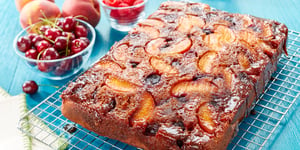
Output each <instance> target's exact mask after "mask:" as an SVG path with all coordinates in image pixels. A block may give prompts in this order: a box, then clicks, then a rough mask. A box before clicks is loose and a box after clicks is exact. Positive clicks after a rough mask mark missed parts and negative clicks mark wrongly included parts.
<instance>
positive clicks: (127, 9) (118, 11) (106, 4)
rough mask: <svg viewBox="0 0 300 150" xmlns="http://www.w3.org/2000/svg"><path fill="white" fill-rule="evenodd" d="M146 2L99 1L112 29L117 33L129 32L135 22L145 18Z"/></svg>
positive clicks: (137, 0)
mask: <svg viewBox="0 0 300 150" xmlns="http://www.w3.org/2000/svg"><path fill="white" fill-rule="evenodd" d="M146 3H147V0H101V1H100V4H101V6H102V8H103V9H104V12H105V14H106V17H107V18H108V20H109V22H110V25H111V27H112V28H114V29H116V30H119V31H129V30H130V29H132V28H133V27H134V26H135V25H136V23H137V22H139V21H140V20H142V19H144V17H145V12H144V9H145V5H146Z"/></svg>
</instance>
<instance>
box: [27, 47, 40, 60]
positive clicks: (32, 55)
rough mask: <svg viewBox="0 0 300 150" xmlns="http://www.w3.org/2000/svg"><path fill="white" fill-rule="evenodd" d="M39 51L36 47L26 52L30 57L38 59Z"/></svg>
mask: <svg viewBox="0 0 300 150" xmlns="http://www.w3.org/2000/svg"><path fill="white" fill-rule="evenodd" d="M38 54H39V52H38V51H37V50H36V49H30V50H28V51H26V52H25V57H27V58H30V59H37V56H38Z"/></svg>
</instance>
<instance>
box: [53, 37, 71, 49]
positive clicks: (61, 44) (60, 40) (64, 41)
mask: <svg viewBox="0 0 300 150" xmlns="http://www.w3.org/2000/svg"><path fill="white" fill-rule="evenodd" d="M70 43H71V41H68V38H67V37H64V36H59V37H57V38H56V39H55V42H54V48H55V49H56V50H65V49H66V48H67V46H68V47H69V46H71V44H70Z"/></svg>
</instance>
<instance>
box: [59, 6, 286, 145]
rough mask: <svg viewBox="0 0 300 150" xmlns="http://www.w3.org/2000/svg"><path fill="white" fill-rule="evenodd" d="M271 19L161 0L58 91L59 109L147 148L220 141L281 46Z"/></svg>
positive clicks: (281, 33) (282, 33)
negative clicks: (98, 58)
mask: <svg viewBox="0 0 300 150" xmlns="http://www.w3.org/2000/svg"><path fill="white" fill-rule="evenodd" d="M287 32H288V30H287V28H286V26H285V25H284V24H281V23H278V22H276V21H272V20H267V19H262V18H257V17H254V16H250V15H241V14H232V13H228V12H223V11H219V10H212V9H211V8H210V7H209V6H208V5H206V4H201V3H185V2H171V1H168V2H164V3H162V4H161V6H160V7H159V9H158V10H157V11H156V12H154V13H153V14H151V15H150V16H149V17H148V18H147V19H146V20H144V21H142V22H140V23H139V24H138V26H137V27H136V28H134V29H133V30H132V31H130V32H129V33H128V35H127V36H126V37H125V38H123V39H122V40H121V41H119V42H117V43H115V44H114V45H113V46H112V48H111V50H110V51H109V52H108V54H106V55H105V56H104V57H103V58H101V59H100V60H99V61H98V62H97V63H95V64H94V65H93V67H92V68H90V69H89V70H88V71H86V72H85V73H84V74H83V75H81V76H80V77H79V78H78V79H77V80H76V81H75V82H72V83H70V84H69V86H68V87H67V89H66V90H65V91H64V92H63V93H62V95H61V98H62V100H63V104H62V114H63V115H64V116H65V117H67V118H68V119H70V120H71V121H74V122H76V123H78V124H80V125H82V126H83V127H85V128H87V129H89V130H91V131H94V132H96V133H98V134H99V135H102V136H107V137H109V138H113V139H117V140H120V141H122V142H125V143H128V144H131V145H134V146H136V147H140V148H143V149H145V150H148V149H149V150H150V149H153V150H155V149H186V150H192V149H226V147H227V145H228V144H229V142H230V140H231V138H232V137H233V136H234V133H235V132H236V128H237V126H238V124H239V122H240V121H241V120H242V119H243V118H244V117H245V116H246V115H247V114H248V113H249V110H250V109H251V108H252V107H253V105H254V103H255V101H256V99H257V97H258V96H259V95H260V94H261V93H262V92H263V90H264V85H265V83H266V82H267V81H268V80H269V79H270V77H271V74H272V73H273V72H274V71H275V70H276V66H277V62H278V59H279V57H280V56H281V54H282V53H283V52H286V40H287Z"/></svg>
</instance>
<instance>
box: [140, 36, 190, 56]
mask: <svg viewBox="0 0 300 150" xmlns="http://www.w3.org/2000/svg"><path fill="white" fill-rule="evenodd" d="M191 46H192V41H191V40H190V39H189V38H187V37H186V38H180V39H178V40H177V41H171V42H168V41H167V40H166V39H165V38H157V39H154V40H152V41H150V42H149V43H148V44H147V46H146V52H147V53H149V54H153V55H157V54H180V53H184V52H186V51H188V50H189V49H190V47H191Z"/></svg>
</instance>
